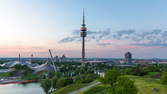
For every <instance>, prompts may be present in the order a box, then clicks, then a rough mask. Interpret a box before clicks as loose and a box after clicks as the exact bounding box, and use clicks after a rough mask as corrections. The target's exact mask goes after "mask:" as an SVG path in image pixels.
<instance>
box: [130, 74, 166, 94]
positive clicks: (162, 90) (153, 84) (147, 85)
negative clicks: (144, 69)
mask: <svg viewBox="0 0 167 94" xmlns="http://www.w3.org/2000/svg"><path fill="white" fill-rule="evenodd" d="M128 77H130V78H131V79H132V80H134V81H135V85H136V86H137V88H138V90H139V92H138V94H167V85H162V84H161V83H160V80H158V79H152V78H146V77H138V76H128ZM153 88H158V89H159V92H158V93H155V92H154V91H153Z"/></svg>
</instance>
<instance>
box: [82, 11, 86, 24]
mask: <svg viewBox="0 0 167 94" xmlns="http://www.w3.org/2000/svg"><path fill="white" fill-rule="evenodd" d="M82 26H86V25H85V9H84V8H83V24H82Z"/></svg>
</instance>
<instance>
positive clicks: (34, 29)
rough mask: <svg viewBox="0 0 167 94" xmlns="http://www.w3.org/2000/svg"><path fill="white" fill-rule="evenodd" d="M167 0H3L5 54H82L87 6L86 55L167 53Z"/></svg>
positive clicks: (0, 25)
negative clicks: (50, 51) (83, 22)
mask: <svg viewBox="0 0 167 94" xmlns="http://www.w3.org/2000/svg"><path fill="white" fill-rule="evenodd" d="M166 3H167V1H165V0H138V1H136V0H135V1H134V0H96V1H95V0H91V1H90V0H1V1H0V13H1V14H0V57H17V56H18V54H19V53H20V54H21V56H23V57H30V55H31V54H33V55H34V57H49V52H48V49H52V52H53V55H55V56H56V55H58V56H61V55H62V54H65V55H66V56H67V57H81V46H82V45H81V37H80V26H81V24H82V10H83V8H84V9H85V12H86V17H85V19H86V24H87V27H88V31H87V37H86V57H110V58H123V57H124V53H126V52H128V51H129V52H131V53H132V54H133V57H134V58H167V53H166V51H167V18H166V17H167V12H166V11H167V6H166Z"/></svg>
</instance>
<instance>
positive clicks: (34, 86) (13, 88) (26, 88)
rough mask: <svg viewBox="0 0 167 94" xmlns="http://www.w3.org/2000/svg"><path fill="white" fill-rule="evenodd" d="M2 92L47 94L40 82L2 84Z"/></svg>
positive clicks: (0, 91) (10, 93)
mask: <svg viewBox="0 0 167 94" xmlns="http://www.w3.org/2000/svg"><path fill="white" fill-rule="evenodd" d="M0 94H45V93H44V91H43V89H42V88H41V87H40V84H39V83H30V84H8V85H0Z"/></svg>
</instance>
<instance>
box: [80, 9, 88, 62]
mask: <svg viewBox="0 0 167 94" xmlns="http://www.w3.org/2000/svg"><path fill="white" fill-rule="evenodd" d="M86 31H87V28H86V24H85V12H84V10H83V23H82V26H81V37H82V62H84V61H85V37H86Z"/></svg>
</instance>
